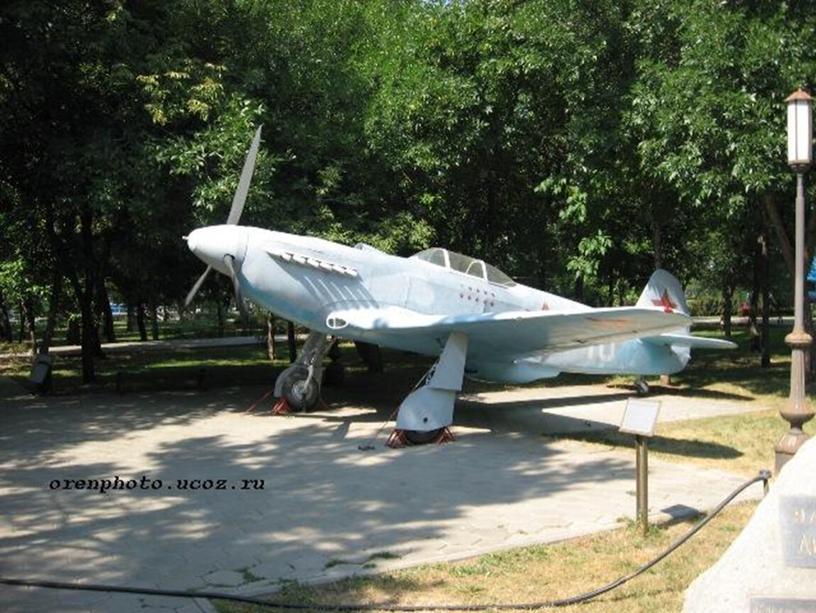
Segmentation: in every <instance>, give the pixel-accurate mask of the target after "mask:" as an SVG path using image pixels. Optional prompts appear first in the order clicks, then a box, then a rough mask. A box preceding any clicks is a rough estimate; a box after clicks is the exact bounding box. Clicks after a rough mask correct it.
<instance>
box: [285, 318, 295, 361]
mask: <svg viewBox="0 0 816 613" xmlns="http://www.w3.org/2000/svg"><path fill="white" fill-rule="evenodd" d="M286 342H287V345H288V346H289V363H290V364H291V363H292V362H294V361H295V360H297V344H296V342H295V324H293V323H292V322H291V321H287V322H286Z"/></svg>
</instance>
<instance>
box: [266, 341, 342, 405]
mask: <svg viewBox="0 0 816 613" xmlns="http://www.w3.org/2000/svg"><path fill="white" fill-rule="evenodd" d="M333 341H334V339H333V338H332V337H330V336H326V335H325V334H321V333H320V332H311V333H310V334H309V338H307V339H306V343H305V344H304V345H303V350H302V351H301V352H300V355H299V356H298V358H297V360H295V363H294V364H292V365H291V366H290V367H289V368H287V369H286V370H284V371H283V372H282V373H281V374H280V375H278V379H277V380H276V381H275V397H276V398H278V399H279V400H278V402H277V404H276V405H275V409H274V411H275V412H276V413H286V412H288V411H287V409H288V410H289V411H309V410H311V409H313V408H315V407H316V406H317V404H318V403H319V402H320V387H321V384H322V381H323V365H322V363H323V358H324V357H325V356H326V354H327V353H328V351H329V349H330V348H331V346H332V343H333Z"/></svg>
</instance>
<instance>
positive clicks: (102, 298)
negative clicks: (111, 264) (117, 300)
mask: <svg viewBox="0 0 816 613" xmlns="http://www.w3.org/2000/svg"><path fill="white" fill-rule="evenodd" d="M96 308H97V309H98V311H99V313H100V314H101V315H102V330H103V331H104V334H105V340H106V341H107V342H109V343H115V342H116V332H115V331H114V329H113V313H112V312H111V306H110V298H109V297H108V288H107V287H105V280H104V278H102V277H99V283H97V284H96Z"/></svg>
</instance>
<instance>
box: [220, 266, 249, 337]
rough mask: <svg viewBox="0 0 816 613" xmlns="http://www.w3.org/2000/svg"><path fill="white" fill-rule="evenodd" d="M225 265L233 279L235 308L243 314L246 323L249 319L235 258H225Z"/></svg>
mask: <svg viewBox="0 0 816 613" xmlns="http://www.w3.org/2000/svg"><path fill="white" fill-rule="evenodd" d="M224 263H225V264H226V265H227V268H229V271H230V278H231V279H232V288H233V290H234V291H235V306H237V307H238V310H239V311H240V312H241V318H242V319H243V320H244V321H245V322H246V320H247V319H248V318H249V313H247V310H246V305H245V304H244V297H243V296H242V295H241V283H240V281H238V272H237V271H236V270H235V257H233V256H231V255H226V256H224Z"/></svg>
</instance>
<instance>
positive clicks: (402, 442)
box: [385, 426, 456, 449]
mask: <svg viewBox="0 0 816 613" xmlns="http://www.w3.org/2000/svg"><path fill="white" fill-rule="evenodd" d="M455 440H456V437H455V436H454V434H453V432H452V431H451V429H450V427H448V426H445V427H444V428H442V429H441V430H440V431H439V434H437V435H436V437H435V438H433V439H431V440H430V441H428V443H427V444H431V443H435V444H437V445H443V444H445V443H452V442H454V441H455ZM385 445H386V447H391V449H401V448H403V447H411V446H413V445H414V443H412V442H411V441H409V440H408V437H407V436H406V435H405V430H400V429H399V428H394V430H393V432H391V434H390V435H389V437H388V440H387V441H386V442H385Z"/></svg>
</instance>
